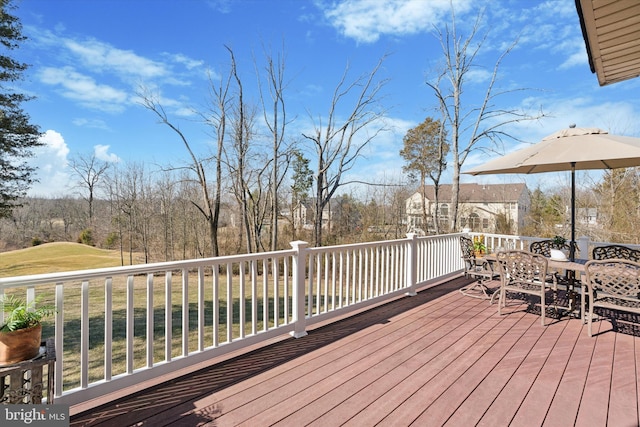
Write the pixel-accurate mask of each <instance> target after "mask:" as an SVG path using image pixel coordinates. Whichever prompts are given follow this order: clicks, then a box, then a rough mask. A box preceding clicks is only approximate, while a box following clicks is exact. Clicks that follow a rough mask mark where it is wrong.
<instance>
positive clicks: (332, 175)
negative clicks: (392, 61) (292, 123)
mask: <svg viewBox="0 0 640 427" xmlns="http://www.w3.org/2000/svg"><path fill="white" fill-rule="evenodd" d="M385 58H386V56H383V57H382V58H381V59H380V60H379V61H378V63H377V64H376V66H375V67H374V68H373V70H372V71H371V72H368V73H365V74H363V75H361V76H360V77H358V78H357V79H356V80H354V81H353V82H351V83H348V82H347V78H348V74H349V67H348V66H347V67H346V68H345V71H344V73H343V75H342V78H341V79H340V81H339V83H338V85H337V86H336V88H335V90H334V92H333V97H332V99H331V104H330V106H329V113H328V115H327V117H326V125H323V124H322V118H320V119H319V122H318V123H315V125H314V127H315V129H314V133H313V134H312V135H306V134H304V133H303V134H302V135H303V136H304V137H305V138H307V139H308V140H310V141H311V142H312V143H313V146H314V147H315V150H316V155H317V159H316V162H317V163H316V170H315V172H314V174H315V177H314V178H315V182H316V200H315V218H314V237H315V245H316V246H321V245H322V222H323V211H324V209H325V207H327V206H328V205H329V203H330V201H331V198H332V197H333V195H334V193H335V192H336V190H337V189H338V188H339V187H340V186H341V185H345V184H347V182H343V179H342V178H343V175H344V174H345V173H346V172H348V171H349V170H350V169H351V168H353V166H354V165H355V162H356V160H357V159H358V158H359V157H360V155H361V152H362V150H363V149H364V147H366V146H367V144H369V142H371V141H372V140H373V139H374V138H375V137H376V136H377V135H378V134H379V133H380V132H382V131H383V130H385V127H384V125H383V124H382V123H381V119H382V117H383V115H384V111H382V110H381V109H379V107H378V101H379V97H380V91H381V89H382V87H384V85H385V84H386V83H387V80H386V79H382V80H379V81H378V80H376V78H377V74H378V71H380V68H381V66H382V64H383V62H384V60H385ZM354 92H355V97H354V100H353V105H352V107H351V108H350V109H349V111H350V113H348V114H347V115H346V118H344V119H342V118H341V115H340V109H339V107H341V106H342V104H343V103H346V102H348V101H349V96H351V95H353V94H354ZM361 134H364V135H363V136H362V137H360V136H361Z"/></svg>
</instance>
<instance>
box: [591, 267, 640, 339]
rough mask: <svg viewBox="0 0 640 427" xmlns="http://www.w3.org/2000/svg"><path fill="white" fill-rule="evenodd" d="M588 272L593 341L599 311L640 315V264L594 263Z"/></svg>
mask: <svg viewBox="0 0 640 427" xmlns="http://www.w3.org/2000/svg"><path fill="white" fill-rule="evenodd" d="M585 269H586V274H587V279H586V282H587V283H586V288H587V295H588V297H589V309H588V312H587V325H588V326H587V329H588V331H589V336H590V337H591V336H593V333H592V328H591V324H592V323H593V309H594V308H596V307H601V308H605V309H608V310H616V311H625V312H627V313H634V314H640V263H637V262H634V261H628V260H623V259H609V260H591V261H589V262H587V263H586V264H585ZM612 323H613V321H612Z"/></svg>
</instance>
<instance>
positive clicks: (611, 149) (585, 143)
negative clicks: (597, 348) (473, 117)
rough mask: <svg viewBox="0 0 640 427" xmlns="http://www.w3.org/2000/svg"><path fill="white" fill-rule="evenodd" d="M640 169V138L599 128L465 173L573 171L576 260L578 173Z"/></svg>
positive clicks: (561, 136) (551, 139)
mask: <svg viewBox="0 0 640 427" xmlns="http://www.w3.org/2000/svg"><path fill="white" fill-rule="evenodd" d="M632 166H640V138H632V137H628V136H618V135H610V134H609V133H608V132H606V131H604V130H601V129H598V128H576V127H570V128H569V129H563V130H561V131H558V132H556V133H554V134H552V135H549V136H547V137H545V138H543V139H542V141H540V142H538V143H536V144H534V145H532V146H530V147H526V148H523V149H521V150H518V151H514V152H513V153H509V154H507V155H505V156H502V157H499V158H497V159H494V160H490V161H489V162H487V163H485V164H483V165H480V166H477V167H475V168H472V169H469V170H466V171H463V173H467V174H471V175H485V174H505V173H524V174H530V173H541V172H560V171H571V242H572V244H571V245H570V249H569V259H570V260H571V261H573V260H574V259H575V248H574V242H575V240H576V239H575V232H576V227H575V225H576V224H575V199H576V180H575V171H576V170H587V169H616V168H627V167H632Z"/></svg>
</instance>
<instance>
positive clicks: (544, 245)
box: [529, 240, 555, 257]
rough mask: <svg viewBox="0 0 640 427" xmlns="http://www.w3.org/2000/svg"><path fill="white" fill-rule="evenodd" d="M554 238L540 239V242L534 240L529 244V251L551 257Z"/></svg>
mask: <svg viewBox="0 0 640 427" xmlns="http://www.w3.org/2000/svg"><path fill="white" fill-rule="evenodd" d="M554 247H555V246H554V245H553V240H540V241H539V242H532V243H531V245H529V251H531V252H533V253H534V254H541V255H544V256H546V257H551V249H554Z"/></svg>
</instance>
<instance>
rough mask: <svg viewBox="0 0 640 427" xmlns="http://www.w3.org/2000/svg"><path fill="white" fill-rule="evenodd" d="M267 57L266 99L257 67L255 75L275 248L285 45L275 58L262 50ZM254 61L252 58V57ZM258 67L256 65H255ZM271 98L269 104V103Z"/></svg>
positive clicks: (281, 174) (283, 150) (281, 173)
mask: <svg viewBox="0 0 640 427" xmlns="http://www.w3.org/2000/svg"><path fill="white" fill-rule="evenodd" d="M265 60H266V67H265V72H266V77H265V78H266V80H267V84H266V85H265V86H266V90H267V91H268V94H269V99H265V94H264V93H263V92H264V88H263V84H262V79H261V78H260V72H259V70H256V74H257V76H258V86H259V87H260V91H259V93H260V100H261V103H262V114H263V117H264V122H265V124H266V125H267V128H268V129H269V132H270V134H271V139H272V144H271V160H270V162H271V179H270V181H271V182H270V184H271V185H270V193H271V239H270V241H271V250H272V251H275V250H276V249H278V217H279V216H280V207H279V203H278V190H279V188H280V185H281V184H282V181H283V179H284V177H285V174H286V167H285V170H284V171H283V170H281V168H280V165H281V160H282V159H284V158H285V157H286V156H287V153H286V151H287V150H286V147H283V145H284V138H285V130H286V126H287V116H286V112H287V111H286V108H285V99H284V91H285V89H286V82H285V79H284V72H285V57H284V48H283V50H282V54H280V55H277V56H276V57H275V58H274V55H273V54H270V53H265ZM254 62H255V61H254ZM256 68H257V67H256ZM269 101H270V103H271V105H270V106H269V105H268V102H269Z"/></svg>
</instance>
